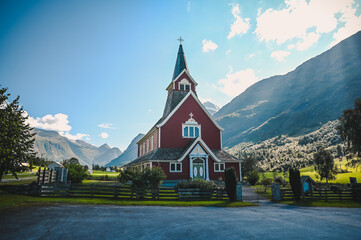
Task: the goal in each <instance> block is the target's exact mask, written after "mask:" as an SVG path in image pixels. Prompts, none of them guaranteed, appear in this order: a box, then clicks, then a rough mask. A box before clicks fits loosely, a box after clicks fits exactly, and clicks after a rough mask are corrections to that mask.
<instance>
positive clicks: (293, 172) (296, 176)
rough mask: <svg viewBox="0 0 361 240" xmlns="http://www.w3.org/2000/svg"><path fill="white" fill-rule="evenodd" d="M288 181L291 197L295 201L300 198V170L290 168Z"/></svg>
mask: <svg viewBox="0 0 361 240" xmlns="http://www.w3.org/2000/svg"><path fill="white" fill-rule="evenodd" d="M289 182H290V184H291V189H292V193H293V197H294V198H295V200H296V201H300V199H301V176H300V170H298V169H296V168H291V169H290V172H289Z"/></svg>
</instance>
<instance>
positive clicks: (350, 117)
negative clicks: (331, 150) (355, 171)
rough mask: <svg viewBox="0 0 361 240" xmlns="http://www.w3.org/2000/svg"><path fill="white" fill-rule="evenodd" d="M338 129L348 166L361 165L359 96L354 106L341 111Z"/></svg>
mask: <svg viewBox="0 0 361 240" xmlns="http://www.w3.org/2000/svg"><path fill="white" fill-rule="evenodd" d="M338 131H339V133H340V135H341V138H342V140H343V141H344V143H345V145H346V151H345V153H350V155H349V158H348V159H349V164H348V165H349V166H352V167H356V166H359V165H361V134H360V133H361V98H358V99H356V100H355V108H354V109H352V108H351V109H347V110H345V111H343V115H342V116H341V117H340V125H339V126H338Z"/></svg>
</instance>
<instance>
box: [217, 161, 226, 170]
mask: <svg viewBox="0 0 361 240" xmlns="http://www.w3.org/2000/svg"><path fill="white" fill-rule="evenodd" d="M216 165H218V170H216ZM221 165H223V170H221ZM224 169H226V164H225V163H214V172H224Z"/></svg>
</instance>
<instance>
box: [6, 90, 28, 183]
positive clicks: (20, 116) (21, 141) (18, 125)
mask: <svg viewBox="0 0 361 240" xmlns="http://www.w3.org/2000/svg"><path fill="white" fill-rule="evenodd" d="M6 91H7V88H1V89H0V181H1V179H2V176H3V175H5V174H8V173H9V172H10V173H12V174H13V176H15V177H16V179H17V178H18V177H17V175H16V172H17V171H19V170H20V169H21V168H22V167H23V166H22V163H26V162H28V159H29V158H31V157H34V153H33V145H34V141H35V140H34V135H35V134H34V133H31V130H32V128H31V127H30V126H29V124H27V123H26V120H27V119H28V116H27V114H26V113H25V112H24V110H23V108H22V107H20V105H19V98H20V97H19V96H18V97H17V98H15V100H13V101H12V102H9V101H8V99H9V97H10V94H8V93H6Z"/></svg>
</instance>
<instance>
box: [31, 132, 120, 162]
mask: <svg viewBox="0 0 361 240" xmlns="http://www.w3.org/2000/svg"><path fill="white" fill-rule="evenodd" d="M34 132H35V133H36V135H35V143H34V150H35V152H37V154H38V156H40V157H43V158H46V159H48V160H52V161H62V160H64V159H69V158H71V157H75V158H77V159H78V160H79V162H80V164H81V165H88V166H91V165H92V164H98V165H101V166H104V165H105V164H107V163H109V162H110V161H111V160H112V159H114V158H116V157H118V156H119V155H120V154H121V153H122V152H121V151H120V150H119V148H116V147H114V148H110V147H109V146H108V145H107V144H104V145H102V146H100V147H96V146H94V145H91V144H89V143H87V142H84V141H81V140H77V141H70V140H69V139H67V138H66V137H63V136H61V135H60V134H59V133H58V132H55V131H47V130H42V129H38V128H34Z"/></svg>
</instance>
